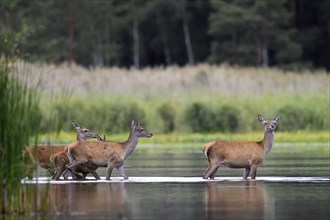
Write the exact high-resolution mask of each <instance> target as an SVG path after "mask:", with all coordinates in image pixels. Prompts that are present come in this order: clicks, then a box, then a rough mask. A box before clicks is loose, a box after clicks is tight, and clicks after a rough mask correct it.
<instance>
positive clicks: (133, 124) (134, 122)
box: [132, 119, 137, 127]
mask: <svg viewBox="0 0 330 220" xmlns="http://www.w3.org/2000/svg"><path fill="white" fill-rule="evenodd" d="M136 124H137V122H136V121H135V119H133V120H132V127H133V126H135V125H136Z"/></svg>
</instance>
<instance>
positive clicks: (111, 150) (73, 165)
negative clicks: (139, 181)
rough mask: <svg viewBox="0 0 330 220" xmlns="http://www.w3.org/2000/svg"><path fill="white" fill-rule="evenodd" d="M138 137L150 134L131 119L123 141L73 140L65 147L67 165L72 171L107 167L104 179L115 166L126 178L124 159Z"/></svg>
mask: <svg viewBox="0 0 330 220" xmlns="http://www.w3.org/2000/svg"><path fill="white" fill-rule="evenodd" d="M140 137H147V138H150V137H152V134H151V133H150V132H148V131H146V130H145V129H144V128H142V127H141V126H140V125H139V123H137V122H135V121H134V120H133V121H132V126H131V133H130V135H129V138H128V140H127V141H125V142H114V141H109V142H87V141H83V142H82V141H80V142H79V141H76V142H73V143H71V144H69V145H68V147H67V155H68V157H69V158H70V161H71V162H70V163H69V164H68V165H67V167H68V169H70V170H71V171H72V172H74V171H77V169H84V170H89V171H91V172H92V171H95V170H96V168H97V167H107V176H106V179H110V176H111V173H112V170H113V168H117V169H118V171H119V172H120V174H121V175H122V177H124V179H127V178H128V177H127V175H126V173H125V169H124V161H125V159H126V158H127V157H128V155H130V154H131V153H132V152H133V151H134V149H135V148H136V145H137V143H138V138H140ZM59 175H60V174H59Z"/></svg>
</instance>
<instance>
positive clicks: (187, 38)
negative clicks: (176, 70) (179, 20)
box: [183, 21, 195, 65]
mask: <svg viewBox="0 0 330 220" xmlns="http://www.w3.org/2000/svg"><path fill="white" fill-rule="evenodd" d="M183 33H184V42H185V44H186V49H187V55H188V62H189V65H194V64H195V61H194V53H193V49H192V45H191V38H190V31H189V26H188V24H187V22H186V21H183Z"/></svg>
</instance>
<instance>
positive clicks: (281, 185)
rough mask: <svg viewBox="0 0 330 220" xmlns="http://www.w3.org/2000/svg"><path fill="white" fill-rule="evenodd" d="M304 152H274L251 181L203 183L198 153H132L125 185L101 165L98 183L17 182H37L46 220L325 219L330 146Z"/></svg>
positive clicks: (232, 173) (237, 176)
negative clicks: (255, 178)
mask: <svg viewBox="0 0 330 220" xmlns="http://www.w3.org/2000/svg"><path fill="white" fill-rule="evenodd" d="M303 149H304V150H302V151H296V150H292V149H290V148H285V149H284V150H283V149H282V150H281V151H274V150H273V151H272V152H271V153H270V154H269V157H268V158H267V160H266V164H265V166H263V167H260V168H259V169H258V174H257V180H246V181H244V180H242V178H241V176H242V173H243V170H242V169H229V168H224V167H221V168H220V169H219V171H218V172H217V175H216V178H215V180H214V181H211V180H203V179H202V178H201V175H202V173H203V171H204V170H205V169H206V167H207V160H206V158H205V156H204V155H203V154H202V153H201V152H197V151H196V152H194V151H192V152H189V153H186V152H182V151H181V152H162V151H161V150H160V151H157V152H150V153H143V152H139V151H138V149H137V150H136V152H134V153H133V154H132V155H131V156H130V157H129V158H128V159H127V161H126V172H127V174H128V176H129V177H130V178H129V180H125V181H124V180H122V178H121V177H120V176H119V173H118V172H117V171H114V172H113V177H112V180H111V181H107V180H105V179H104V175H105V169H104V168H101V169H99V170H98V171H97V172H98V173H99V175H101V178H102V180H100V181H96V180H94V179H93V177H91V176H89V177H88V180H86V181H64V180H60V181H50V182H49V177H46V176H45V175H46V172H44V171H40V172H39V174H40V175H41V176H42V177H40V178H38V179H36V178H35V179H33V180H26V179H24V180H22V183H23V186H24V187H26V190H27V191H33V189H35V187H36V186H37V185H38V187H39V189H38V190H39V191H38V194H37V198H36V201H37V200H39V201H40V204H43V203H44V202H41V201H42V199H43V198H46V200H45V201H47V202H48V218H49V219H80V220H81V219H233V220H234V219H235V220H236V219H329V217H330V208H329V204H330V167H329V153H330V152H329V146H328V145H327V146H319V147H318V146H314V147H313V148H303ZM320 152H321V154H320ZM36 183H38V184H36ZM47 183H49V184H47ZM47 189H48V191H47Z"/></svg>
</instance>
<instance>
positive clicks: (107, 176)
mask: <svg viewBox="0 0 330 220" xmlns="http://www.w3.org/2000/svg"><path fill="white" fill-rule="evenodd" d="M112 170H113V166H111V165H108V167H107V175H106V177H105V179H106V180H110V177H111V173H112Z"/></svg>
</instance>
